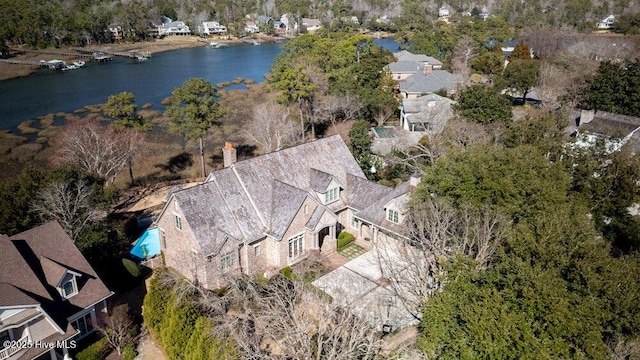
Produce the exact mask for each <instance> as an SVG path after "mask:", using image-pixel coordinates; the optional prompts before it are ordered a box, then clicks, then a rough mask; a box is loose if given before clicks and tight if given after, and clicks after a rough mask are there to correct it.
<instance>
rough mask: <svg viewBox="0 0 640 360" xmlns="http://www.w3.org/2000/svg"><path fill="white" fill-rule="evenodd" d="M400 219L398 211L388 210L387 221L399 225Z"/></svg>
mask: <svg viewBox="0 0 640 360" xmlns="http://www.w3.org/2000/svg"><path fill="white" fill-rule="evenodd" d="M399 219H400V217H399V214H398V210H393V209H387V220H389V221H391V222H392V223H395V224H397V223H398V222H399Z"/></svg>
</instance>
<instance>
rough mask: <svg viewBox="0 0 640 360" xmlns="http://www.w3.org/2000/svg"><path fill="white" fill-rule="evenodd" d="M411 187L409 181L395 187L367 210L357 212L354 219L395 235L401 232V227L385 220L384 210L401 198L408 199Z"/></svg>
mask: <svg viewBox="0 0 640 360" xmlns="http://www.w3.org/2000/svg"><path fill="white" fill-rule="evenodd" d="M411 189H412V186H410V185H409V181H405V182H403V183H402V184H399V185H398V186H396V187H395V188H394V189H393V190H391V191H389V192H388V193H387V194H386V195H385V196H382V197H380V198H379V199H378V201H376V202H374V203H371V205H369V206H368V207H367V208H365V209H363V210H361V211H359V212H358V213H357V214H356V217H358V218H360V219H363V220H366V221H368V222H371V223H374V224H378V225H379V226H381V227H383V228H386V229H388V230H391V231H393V232H395V233H397V234H400V233H401V232H402V227H401V226H400V225H398V224H394V223H392V222H390V221H388V220H387V217H386V213H385V208H386V206H387V204H389V203H390V202H392V201H393V200H396V201H397V200H398V199H401V198H403V197H404V196H406V197H404V199H408V195H407V194H408V193H409V191H411Z"/></svg>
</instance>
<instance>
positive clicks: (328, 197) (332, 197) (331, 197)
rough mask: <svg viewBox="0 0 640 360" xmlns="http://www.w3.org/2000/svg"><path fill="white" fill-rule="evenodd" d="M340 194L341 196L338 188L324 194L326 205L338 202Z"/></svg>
mask: <svg viewBox="0 0 640 360" xmlns="http://www.w3.org/2000/svg"><path fill="white" fill-rule="evenodd" d="M339 194H340V189H339V188H337V187H334V188H332V189H329V190H327V192H326V193H324V203H325V204H328V203H332V202H334V201H336V200H338V195H339Z"/></svg>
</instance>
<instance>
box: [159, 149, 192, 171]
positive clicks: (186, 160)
mask: <svg viewBox="0 0 640 360" xmlns="http://www.w3.org/2000/svg"><path fill="white" fill-rule="evenodd" d="M154 166H155V167H157V168H160V169H162V170H166V171H168V172H170V173H172V174H175V173H177V172H179V171H182V170H184V169H186V168H188V167H190V166H193V155H192V154H189V153H186V152H183V153H180V154H178V155H176V156H172V157H171V158H169V161H168V162H167V163H166V164H155V165H154Z"/></svg>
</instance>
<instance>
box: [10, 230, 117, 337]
mask: <svg viewBox="0 0 640 360" xmlns="http://www.w3.org/2000/svg"><path fill="white" fill-rule="evenodd" d="M64 272H74V273H80V274H82V275H83V276H82V278H81V279H80V281H78V283H77V285H78V293H77V294H76V295H75V296H73V297H72V298H70V299H68V300H67V301H62V299H61V298H60V294H59V293H58V291H57V290H56V289H55V286H56V285H57V283H58V281H59V280H60V279H59V278H57V279H56V277H58V275H60V274H64ZM49 279H52V280H51V282H54V283H55V284H53V285H52V284H50V281H49ZM0 284H4V285H1V286H0V287H1V288H2V289H0V306H19V305H34V304H40V305H41V307H42V309H43V310H44V311H45V312H46V313H47V314H48V315H49V316H50V317H51V318H52V319H53V320H54V321H55V322H56V323H57V324H58V326H59V327H61V328H66V327H67V322H66V318H67V317H69V316H71V315H73V314H76V313H77V312H78V311H80V310H82V309H85V308H88V307H90V306H92V305H93V304H95V303H97V302H100V301H102V300H104V299H106V298H107V297H109V296H111V295H112V293H111V291H109V289H107V287H106V286H105V285H104V283H103V282H102V281H101V280H100V278H98V275H97V274H96V273H95V271H94V270H93V268H91V265H89V263H88V262H87V260H86V259H85V258H84V256H82V253H80V250H78V248H77V247H76V246H75V244H74V243H73V240H71V238H69V236H68V235H67V234H66V233H65V232H64V230H63V229H62V227H61V226H60V224H58V223H57V222H55V221H52V222H48V223H46V224H43V225H40V226H38V227H35V228H33V229H31V230H27V231H25V232H22V233H19V234H16V235H14V236H12V237H7V236H5V235H2V236H0Z"/></svg>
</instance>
